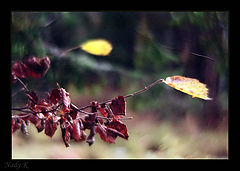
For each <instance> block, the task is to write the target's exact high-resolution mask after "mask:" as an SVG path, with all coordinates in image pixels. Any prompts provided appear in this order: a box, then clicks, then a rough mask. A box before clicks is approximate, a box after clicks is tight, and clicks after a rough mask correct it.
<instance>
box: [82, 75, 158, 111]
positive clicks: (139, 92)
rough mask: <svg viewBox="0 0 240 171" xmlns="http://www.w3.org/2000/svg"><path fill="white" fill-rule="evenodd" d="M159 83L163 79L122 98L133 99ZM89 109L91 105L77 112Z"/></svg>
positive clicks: (107, 101)
mask: <svg viewBox="0 0 240 171" xmlns="http://www.w3.org/2000/svg"><path fill="white" fill-rule="evenodd" d="M160 82H163V79H159V80H157V81H154V82H153V83H151V84H149V85H148V86H145V87H144V88H143V89H141V90H138V91H136V92H134V93H131V94H128V95H126V96H124V98H129V97H133V96H135V95H138V94H141V93H143V92H145V91H147V90H149V89H150V88H152V87H153V86H155V85H156V84H158V83H160ZM111 101H112V99H109V100H106V101H104V102H101V103H99V104H100V105H102V104H106V103H109V102H111ZM89 107H91V105H87V106H84V107H81V108H79V110H84V109H87V108H89Z"/></svg>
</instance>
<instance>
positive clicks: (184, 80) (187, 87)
mask: <svg viewBox="0 0 240 171" xmlns="http://www.w3.org/2000/svg"><path fill="white" fill-rule="evenodd" d="M163 82H164V83H165V84H167V85H169V86H171V87H173V88H175V89H177V90H179V91H181V92H184V93H186V94H189V95H191V96H192V97H193V98H194V97H197V98H201V99H204V100H212V98H209V97H208V89H207V87H206V84H203V83H201V82H199V81H198V80H197V79H193V78H188V77H183V76H172V77H167V78H166V80H163Z"/></svg>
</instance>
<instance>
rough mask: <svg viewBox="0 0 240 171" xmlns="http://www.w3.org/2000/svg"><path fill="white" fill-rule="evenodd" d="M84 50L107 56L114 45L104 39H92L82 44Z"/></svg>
mask: <svg viewBox="0 0 240 171" xmlns="http://www.w3.org/2000/svg"><path fill="white" fill-rule="evenodd" d="M80 48H81V49H82V50H83V51H86V52H88V53H90V54H93V55H100V56H106V55H109V54H110V52H111V51H112V45H111V43H110V42H108V41H107V40H104V39H92V40H88V41H86V42H84V43H83V44H81V45H80Z"/></svg>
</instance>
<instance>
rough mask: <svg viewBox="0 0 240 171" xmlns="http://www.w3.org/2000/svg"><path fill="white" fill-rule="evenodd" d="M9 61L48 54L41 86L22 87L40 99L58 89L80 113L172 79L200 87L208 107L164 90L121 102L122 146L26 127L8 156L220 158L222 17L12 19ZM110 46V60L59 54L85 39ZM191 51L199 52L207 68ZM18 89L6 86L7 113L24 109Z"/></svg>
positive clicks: (36, 82)
mask: <svg viewBox="0 0 240 171" xmlns="http://www.w3.org/2000/svg"><path fill="white" fill-rule="evenodd" d="M11 20H12V25H11V43H12V46H11V52H12V56H11V58H12V62H14V61H17V60H22V59H23V57H24V56H26V55H29V56H37V57H43V56H49V57H50V60H51V67H50V69H49V71H48V72H47V73H46V75H45V76H44V77H43V78H41V79H25V80H23V81H24V82H25V83H26V84H27V86H28V88H29V89H32V90H35V91H36V92H37V93H38V94H39V96H40V97H46V96H47V93H48V92H49V91H50V90H51V89H52V88H55V87H56V82H58V83H59V84H60V86H61V87H64V88H65V89H66V90H67V91H68V92H69V93H70V97H71V99H72V102H73V103H74V104H76V105H77V106H78V107H80V106H85V105H88V104H89V103H90V102H91V101H93V100H97V101H99V102H100V101H104V100H107V99H111V98H112V97H115V96H118V95H127V94H129V93H132V92H134V91H136V90H139V89H141V88H143V87H144V86H145V85H148V84H150V83H151V82H153V81H155V80H157V79H160V78H166V77H168V76H173V75H182V76H187V77H192V78H197V79H198V80H200V81H201V82H203V83H205V84H207V87H208V88H209V96H210V97H212V98H213V99H214V100H212V101H204V100H201V99H195V98H194V99H193V98H192V97H191V96H188V95H186V94H184V93H181V92H179V91H177V90H174V89H172V88H170V87H167V86H166V85H163V84H162V85H159V86H155V87H153V88H152V89H150V90H149V91H147V92H145V93H143V94H141V95H137V96H135V97H132V98H129V99H127V115H128V116H132V117H133V119H132V120H127V121H124V123H126V125H127V127H128V133H129V136H130V137H129V140H128V141H125V140H122V139H120V138H118V139H117V142H116V144H107V143H105V142H103V141H101V139H100V138H99V135H96V138H97V139H96V142H95V143H94V144H93V146H91V147H89V146H88V144H87V143H84V142H83V143H75V142H74V141H72V142H71V147H69V148H65V146H64V144H63V142H62V140H61V135H60V131H59V129H58V130H57V132H56V133H55V135H54V136H53V138H49V137H47V136H46V135H44V133H37V130H36V128H34V126H33V125H30V126H29V134H30V135H29V136H26V135H23V134H22V133H21V132H20V131H17V132H16V133H15V134H13V136H12V158H227V157H228V67H229V58H228V55H229V54H228V12H224V11H218V12H213V11H209V12H207V11H204V12H199V11H198V12H190V11H187V12H120V11H116V12H114V11H112V12H17V11H16V12H12V18H11ZM94 38H104V39H107V40H109V41H110V42H111V43H112V45H113V50H112V52H111V54H110V55H109V56H95V55H90V54H88V53H86V52H83V51H81V50H75V51H72V52H70V53H68V54H66V55H65V56H61V52H62V51H64V50H66V49H69V48H72V47H75V46H78V45H80V44H81V43H82V42H84V41H86V40H88V39H94ZM191 53H198V54H202V55H207V56H209V57H211V58H212V59H214V61H215V62H213V61H211V60H209V59H206V58H204V57H199V56H196V55H193V54H191ZM20 89H21V84H19V83H16V84H13V85H12V106H13V107H17V106H18V107H19V106H23V105H24V103H25V102H26V97H25V95H24V93H23V92H22V91H19V90H20Z"/></svg>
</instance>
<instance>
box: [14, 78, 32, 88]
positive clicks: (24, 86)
mask: <svg viewBox="0 0 240 171" xmlns="http://www.w3.org/2000/svg"><path fill="white" fill-rule="evenodd" d="M16 78H17V80H18V81H19V82H20V83H21V84H22V86H23V88H24V89H25V90H26V91H29V89H28V88H27V86H26V85H25V84H24V82H23V81H22V80H21V79H20V78H18V77H16Z"/></svg>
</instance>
